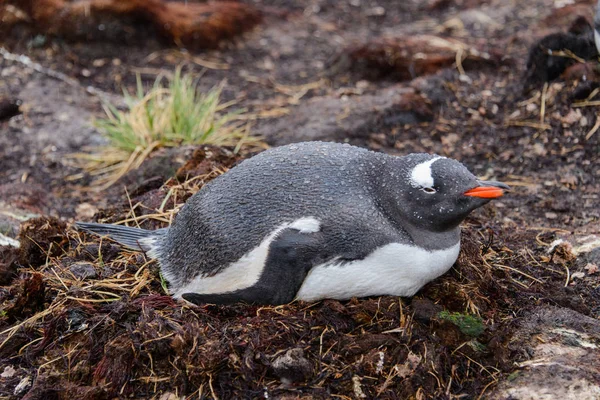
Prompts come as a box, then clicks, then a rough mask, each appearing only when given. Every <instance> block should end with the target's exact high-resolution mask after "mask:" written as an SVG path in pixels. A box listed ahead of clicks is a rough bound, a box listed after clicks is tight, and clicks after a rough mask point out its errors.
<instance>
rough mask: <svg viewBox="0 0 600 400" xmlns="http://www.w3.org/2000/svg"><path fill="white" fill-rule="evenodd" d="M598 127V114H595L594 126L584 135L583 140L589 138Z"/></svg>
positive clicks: (599, 121) (599, 119)
mask: <svg viewBox="0 0 600 400" xmlns="http://www.w3.org/2000/svg"><path fill="white" fill-rule="evenodd" d="M598 128H600V114H596V123H595V124H594V127H593V128H592V129H591V130H590V131H589V132H588V133H587V134H586V135H585V140H590V138H591V137H592V136H594V133H596V131H597V130H598Z"/></svg>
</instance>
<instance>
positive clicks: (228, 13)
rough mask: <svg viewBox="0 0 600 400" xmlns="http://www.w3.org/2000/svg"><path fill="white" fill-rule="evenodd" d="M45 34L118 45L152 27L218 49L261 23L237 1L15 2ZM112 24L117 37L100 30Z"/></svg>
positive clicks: (178, 40)
mask: <svg viewBox="0 0 600 400" xmlns="http://www.w3.org/2000/svg"><path fill="white" fill-rule="evenodd" d="M13 3H15V5H16V6H18V7H20V8H22V9H23V10H24V11H25V12H26V13H27V14H28V16H29V17H30V18H31V20H32V22H33V26H34V27H35V29H36V30H37V31H38V32H40V33H44V34H49V35H56V36H61V37H65V38H68V39H88V40H89V39H100V40H107V39H109V40H118V38H117V36H118V35H113V36H108V35H112V34H114V31H115V30H119V29H118V27H114V26H113V25H114V24H115V23H117V24H120V25H121V27H120V28H121V29H120V30H123V31H127V30H128V29H129V30H131V29H132V28H133V29H140V30H143V31H145V30H146V29H147V26H148V25H150V26H152V27H153V29H154V31H155V33H157V34H158V35H160V36H162V37H163V38H166V39H168V40H169V41H170V42H171V43H174V44H176V45H178V46H185V47H189V48H194V49H201V48H214V47H217V45H218V44H219V43H220V42H221V41H223V40H229V39H232V38H234V37H235V36H237V35H239V34H241V33H243V32H245V31H247V30H249V29H251V28H252V27H254V26H255V25H256V24H258V23H259V22H260V20H261V15H260V13H259V12H258V11H257V10H256V9H255V8H254V7H252V6H250V5H247V4H242V3H237V2H228V1H224V2H214V3H213V2H209V3H189V2H177V1H175V2H167V1H161V0H84V1H73V2H71V1H66V0H25V1H20V0H19V1H13ZM101 23H102V24H108V25H111V28H112V30H113V32H112V33H111V32H105V33H104V36H102V31H99V30H98V25H99V24H101ZM140 37H143V34H141V35H140Z"/></svg>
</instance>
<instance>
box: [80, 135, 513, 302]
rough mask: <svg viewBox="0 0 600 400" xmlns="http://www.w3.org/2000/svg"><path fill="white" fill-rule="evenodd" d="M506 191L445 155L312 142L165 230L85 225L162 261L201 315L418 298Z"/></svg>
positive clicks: (245, 167)
mask: <svg viewBox="0 0 600 400" xmlns="http://www.w3.org/2000/svg"><path fill="white" fill-rule="evenodd" d="M506 189H508V186H507V185H505V184H503V183H500V182H490V181H488V182H486V181H480V180H477V178H476V177H475V176H474V175H473V174H471V173H470V172H469V171H468V170H467V168H466V167H465V166H463V165H462V164H461V163H459V162H458V161H455V160H452V159H449V158H444V157H440V156H437V155H429V154H410V155H407V156H403V157H395V156H390V155H386V154H383V153H376V152H373V151H369V150H366V149H362V148H359V147H354V146H350V145H347V144H337V143H324V142H305V143H298V144H291V145H288V146H283V147H278V148H273V149H270V150H267V151H264V152H262V153H260V154H258V155H256V156H254V157H252V158H250V159H248V160H245V161H243V162H242V163H240V164H239V165H238V166H236V167H234V168H232V169H231V170H229V171H228V172H226V173H225V174H223V175H221V176H219V177H218V178H216V179H214V180H213V181H211V182H210V183H208V184H207V185H205V186H204V187H203V188H202V189H201V190H200V191H199V192H198V193H196V194H195V195H194V196H192V197H191V198H190V199H189V200H188V201H187V203H186V204H185V205H184V207H183V208H182V209H181V211H180V212H179V214H178V215H177V216H176V218H175V220H174V222H173V224H172V225H171V226H170V227H169V228H165V229H159V230H156V231H148V230H143V229H137V228H130V227H125V226H117V225H109V224H96V223H77V226H78V227H79V228H80V229H83V230H86V231H89V232H93V233H96V234H99V235H108V236H110V237H111V238H113V239H114V240H116V241H117V242H120V243H122V244H123V245H125V246H128V247H130V248H132V249H137V250H142V251H145V252H146V253H147V254H148V256H150V257H152V258H156V259H158V261H159V263H160V267H161V271H162V274H163V276H164V277H165V278H166V279H167V281H168V282H169V284H170V289H171V291H172V294H173V296H174V297H176V298H183V299H185V300H188V301H190V302H193V303H197V304H200V303H216V304H225V303H232V302H237V301H245V302H251V303H259V304H283V303H288V302H290V301H292V300H294V299H300V300H306V301H313V300H319V299H324V298H332V299H340V300H342V299H349V298H351V297H363V296H373V295H395V296H412V295H413V294H415V293H416V292H417V291H418V290H419V289H420V288H421V287H422V286H423V285H425V284H426V283H427V282H429V281H431V280H433V279H434V278H436V277H438V276H440V275H442V274H443V273H445V272H446V271H447V270H448V269H450V267H452V265H453V264H454V262H455V261H456V258H457V257H458V252H459V248H460V228H459V224H460V223H461V221H462V220H463V219H464V218H465V217H466V216H467V215H468V214H469V213H470V212H471V211H473V210H474V209H476V208H477V207H480V206H482V205H484V204H486V203H487V202H488V201H489V200H490V199H494V198H497V197H500V196H502V195H503V193H504V191H505V190H506Z"/></svg>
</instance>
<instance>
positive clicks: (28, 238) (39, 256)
mask: <svg viewBox="0 0 600 400" xmlns="http://www.w3.org/2000/svg"><path fill="white" fill-rule="evenodd" d="M66 230H67V224H65V223H64V222H63V221H61V220H59V219H57V218H54V217H39V218H34V219H30V220H28V221H26V222H24V223H23V224H22V225H21V230H20V232H19V241H20V242H21V247H20V255H19V262H20V263H21V264H22V265H31V266H32V267H39V266H42V265H44V264H46V262H47V261H48V260H49V259H50V258H51V257H55V256H57V255H59V254H63V253H64V250H65V248H68V246H69V242H68V240H67V236H66Z"/></svg>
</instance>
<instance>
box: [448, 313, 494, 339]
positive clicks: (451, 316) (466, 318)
mask: <svg viewBox="0 0 600 400" xmlns="http://www.w3.org/2000/svg"><path fill="white" fill-rule="evenodd" d="M438 318H439V319H441V320H443V321H448V322H450V323H452V324H454V325H456V326H457V327H458V329H460V331H461V332H462V333H464V334H465V335H468V336H471V337H477V336H479V335H481V334H482V333H483V331H484V330H485V327H484V325H483V321H482V319H481V318H479V317H478V316H476V315H469V314H461V313H456V312H455V313H451V312H448V311H446V310H444V311H441V312H440V313H439V314H438Z"/></svg>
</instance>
